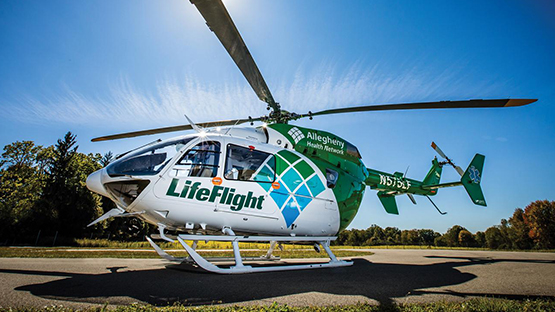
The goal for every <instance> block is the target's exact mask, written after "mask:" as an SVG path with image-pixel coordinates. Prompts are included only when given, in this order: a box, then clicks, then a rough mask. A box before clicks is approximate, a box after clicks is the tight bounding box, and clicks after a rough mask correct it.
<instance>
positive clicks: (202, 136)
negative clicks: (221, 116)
mask: <svg viewBox="0 0 555 312" xmlns="http://www.w3.org/2000/svg"><path fill="white" fill-rule="evenodd" d="M198 135H199V136H200V137H201V138H204V137H206V131H204V130H202V131H201V132H199V134H198Z"/></svg>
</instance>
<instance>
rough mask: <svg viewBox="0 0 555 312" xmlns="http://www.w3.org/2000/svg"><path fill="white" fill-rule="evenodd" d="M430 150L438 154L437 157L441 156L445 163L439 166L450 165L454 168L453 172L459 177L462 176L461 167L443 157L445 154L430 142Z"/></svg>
mask: <svg viewBox="0 0 555 312" xmlns="http://www.w3.org/2000/svg"><path fill="white" fill-rule="evenodd" d="M432 148H433V149H434V150H435V151H436V152H437V153H438V154H439V156H441V157H443V159H445V161H443V162H440V164H441V165H450V166H452V167H453V168H455V170H456V171H457V173H458V174H459V175H460V176H461V177H462V176H463V175H464V170H462V168H461V167H459V166H457V165H455V163H454V162H453V160H451V158H449V157H447V155H445V153H444V152H443V151H442V150H441V149H440V148H439V146H437V144H436V143H435V142H432Z"/></svg>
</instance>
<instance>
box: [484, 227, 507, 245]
mask: <svg viewBox="0 0 555 312" xmlns="http://www.w3.org/2000/svg"><path fill="white" fill-rule="evenodd" d="M485 238H486V246H487V247H488V248H490V249H508V248H510V246H511V243H510V241H509V239H508V237H507V236H506V235H505V233H504V231H503V230H502V229H501V228H500V226H492V227H489V228H488V229H487V230H486V233H485Z"/></svg>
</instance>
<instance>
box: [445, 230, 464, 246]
mask: <svg viewBox="0 0 555 312" xmlns="http://www.w3.org/2000/svg"><path fill="white" fill-rule="evenodd" d="M463 230H464V231H468V230H467V229H465V228H464V227H462V226H460V225H453V226H452V227H451V228H449V229H448V230H447V232H446V233H445V234H443V238H444V240H445V242H446V244H447V246H449V247H458V246H460V243H459V232H460V231H463Z"/></svg>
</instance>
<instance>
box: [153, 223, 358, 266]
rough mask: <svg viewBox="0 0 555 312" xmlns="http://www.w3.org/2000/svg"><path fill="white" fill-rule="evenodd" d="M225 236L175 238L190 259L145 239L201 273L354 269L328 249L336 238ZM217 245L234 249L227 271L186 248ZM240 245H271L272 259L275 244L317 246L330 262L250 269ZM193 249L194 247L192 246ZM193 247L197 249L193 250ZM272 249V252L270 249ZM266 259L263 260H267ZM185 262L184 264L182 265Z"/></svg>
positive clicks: (191, 249)
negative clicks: (202, 243) (228, 244)
mask: <svg viewBox="0 0 555 312" xmlns="http://www.w3.org/2000/svg"><path fill="white" fill-rule="evenodd" d="M223 232H224V234H227V235H189V234H187V235H185V234H184V235H178V236H177V240H178V241H179V243H180V244H181V245H182V246H183V248H185V250H186V251H187V253H188V254H189V257H190V258H189V257H187V258H176V257H172V256H170V255H168V254H167V253H166V252H164V251H163V250H162V249H161V248H160V247H158V246H157V245H156V244H155V243H154V242H153V241H152V240H151V239H150V238H147V240H148V241H149V243H150V244H151V245H152V246H153V247H154V249H155V250H156V252H157V253H158V254H159V255H160V256H162V257H163V258H165V259H167V260H170V261H179V262H188V261H186V260H192V261H194V262H195V263H196V264H197V265H198V266H199V267H201V268H202V269H204V270H206V271H208V272H212V273H220V274H243V273H254V272H274V271H291V270H307V269H321V268H335V267H345V266H351V265H353V262H352V261H345V260H338V259H337V258H336V257H335V255H334V254H333V252H332V251H331V248H330V242H331V241H333V240H335V239H337V237H329V236H321V237H319V236H293V237H288V236H238V235H235V233H234V232H233V231H232V230H231V229H229V228H224V230H223ZM186 240H191V241H193V242H194V241H218V242H231V244H232V246H233V256H234V260H235V265H233V266H230V267H219V266H217V265H215V264H213V263H211V262H210V261H208V260H206V259H205V258H204V257H202V256H201V255H199V254H198V253H197V252H196V250H195V248H193V247H191V246H189V244H187V243H186V242H185V241H186ZM239 242H270V250H269V251H268V254H269V255H271V251H273V249H274V248H275V245H276V244H277V243H281V242H315V243H316V244H318V245H320V246H322V247H323V249H324V250H325V251H326V253H327V254H328V256H329V258H330V261H329V262H326V263H307V264H290V265H272V266H256V267H253V266H250V265H245V264H244V263H243V258H242V257H241V251H240V249H239ZM195 245H196V244H195ZM194 247H196V246H194ZM272 247H274V248H272ZM266 257H269V256H265V257H263V258H266ZM184 260H185V261H184Z"/></svg>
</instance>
